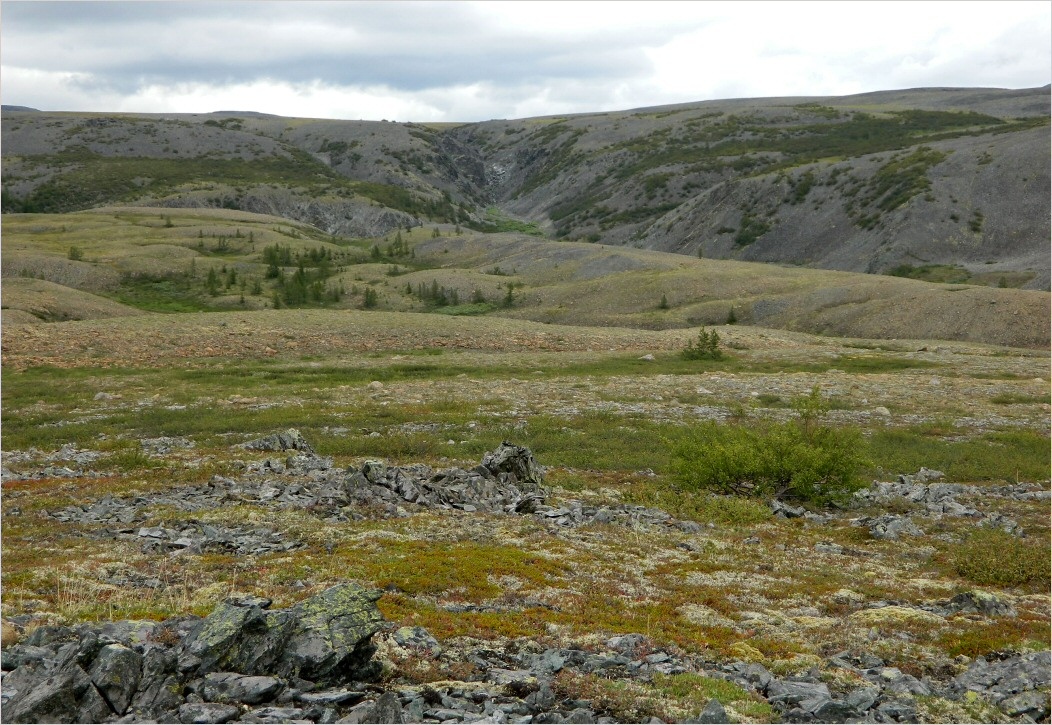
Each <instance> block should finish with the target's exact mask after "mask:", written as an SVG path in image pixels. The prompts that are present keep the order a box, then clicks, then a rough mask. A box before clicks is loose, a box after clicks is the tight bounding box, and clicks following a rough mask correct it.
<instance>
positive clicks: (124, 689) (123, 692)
mask: <svg viewBox="0 0 1052 725" xmlns="http://www.w3.org/2000/svg"><path fill="white" fill-rule="evenodd" d="M88 676H89V677H90V678H91V681H92V683H94V685H95V687H96V688H98V690H99V693H100V694H101V695H102V696H103V697H104V698H105V700H106V702H107V703H109V706H110V707H111V708H113V711H114V712H116V713H117V714H118V715H123V714H124V713H125V712H127V710H128V706H129V705H131V701H132V697H133V696H134V695H135V691H136V690H137V689H138V688H139V679H140V678H141V676H142V657H141V656H140V655H139V653H138V652H135V651H134V650H131V649H128V648H127V647H125V646H124V645H121V644H108V645H106V646H105V647H103V648H102V649H101V650H99V654H98V655H97V656H96V657H95V661H94V662H92V663H91V668H90V669H89V670H88Z"/></svg>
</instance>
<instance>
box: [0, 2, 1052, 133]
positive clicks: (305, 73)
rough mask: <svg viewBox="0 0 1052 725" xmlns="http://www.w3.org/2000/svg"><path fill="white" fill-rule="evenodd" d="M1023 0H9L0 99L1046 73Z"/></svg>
mask: <svg viewBox="0 0 1052 725" xmlns="http://www.w3.org/2000/svg"><path fill="white" fill-rule="evenodd" d="M1050 29H1052V3H1049V2H1047V1H1044V0H1043V1H1040V2H1005V1H1002V2H955V3H946V2H933V3H926V2H884V1H880V2H873V3H864V2H837V3H832V2H817V3H804V2H773V3H766V2H732V3H719V2H670V3H663V2H649V3H635V2H584V3H571V2H492V3H491V2H483V3H474V2H378V3H371V2H240V1H230V0H227V1H221V0H214V1H212V2H201V3H193V2H25V1H21V0H5V1H4V2H3V4H2V6H0V99H2V101H3V103H5V104H13V105H23V106H32V107H34V108H39V109H42V110H53V111H128V112H185V113H203V112H208V111H218V110H239V111H262V112H266V113H275V114H280V115H284V116H308V117H318V118H343V119H374V120H376V119H382V118H386V119H389V120H398V121H480V120H487V119H492V118H524V117H529V116H540V115H549V114H559V113H570V112H588V111H609V110H620V109H628V108H638V107H642V106H654V105H661V104H666V103H681V102H688V101H701V100H709V99H718V98H745V97H762V96H794V95H846V94H851V93H862V92H866V91H876V90H887V89H896V88H916V87H921V86H958V87H961V86H964V87H976V86H983V87H997V88H1030V87H1035V86H1043V85H1045V84H1047V83H1049V82H1050V81H1052V30H1050Z"/></svg>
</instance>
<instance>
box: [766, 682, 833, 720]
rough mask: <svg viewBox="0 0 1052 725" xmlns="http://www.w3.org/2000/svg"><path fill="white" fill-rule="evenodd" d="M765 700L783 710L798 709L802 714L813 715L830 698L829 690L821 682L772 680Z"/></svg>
mask: <svg viewBox="0 0 1052 725" xmlns="http://www.w3.org/2000/svg"><path fill="white" fill-rule="evenodd" d="M767 699H768V701H769V702H770V703H771V704H772V705H777V706H780V707H782V708H783V709H789V708H792V707H799V708H800V709H801V710H803V711H804V712H808V713H814V712H815V711H816V710H818V709H819V708H820V707H821V706H822V705H824V704H825V703H827V702H828V701H830V700H832V697H831V696H830V694H829V688H828V687H826V685H825V684H823V683H821V682H794V681H792V680H773V681H772V682H771V683H770V685H768V686H767Z"/></svg>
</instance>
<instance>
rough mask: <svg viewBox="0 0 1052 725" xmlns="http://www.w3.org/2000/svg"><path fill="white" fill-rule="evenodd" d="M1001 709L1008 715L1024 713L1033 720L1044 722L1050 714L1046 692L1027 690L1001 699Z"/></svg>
mask: <svg viewBox="0 0 1052 725" xmlns="http://www.w3.org/2000/svg"><path fill="white" fill-rule="evenodd" d="M1001 709H1002V710H1004V712H1005V714H1006V715H1009V716H1010V717H1019V716H1021V715H1026V716H1027V717H1029V718H1031V719H1032V720H1033V722H1044V721H1045V720H1047V719H1048V716H1049V714H1050V709H1049V700H1048V693H1047V692H1037V691H1035V690H1027V691H1026V692H1024V693H1022V694H1019V695H1013V696H1012V697H1009V698H1006V699H1005V700H1002V701H1001Z"/></svg>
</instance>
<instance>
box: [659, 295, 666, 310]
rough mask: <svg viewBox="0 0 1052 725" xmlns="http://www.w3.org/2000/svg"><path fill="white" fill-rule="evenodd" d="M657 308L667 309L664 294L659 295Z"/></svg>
mask: <svg viewBox="0 0 1052 725" xmlns="http://www.w3.org/2000/svg"><path fill="white" fill-rule="evenodd" d="M658 309H659V310H667V309H668V297H666V296H665V295H664V294H662V295H661V302H659V303H658Z"/></svg>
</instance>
